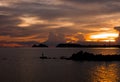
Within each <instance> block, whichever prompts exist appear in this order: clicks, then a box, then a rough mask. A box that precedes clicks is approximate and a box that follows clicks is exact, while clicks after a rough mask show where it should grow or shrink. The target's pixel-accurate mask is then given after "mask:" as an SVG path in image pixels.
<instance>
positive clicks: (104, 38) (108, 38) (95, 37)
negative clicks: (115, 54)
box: [86, 33, 118, 42]
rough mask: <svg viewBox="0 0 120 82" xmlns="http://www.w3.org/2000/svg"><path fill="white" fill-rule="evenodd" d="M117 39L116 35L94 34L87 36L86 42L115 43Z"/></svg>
mask: <svg viewBox="0 0 120 82" xmlns="http://www.w3.org/2000/svg"><path fill="white" fill-rule="evenodd" d="M117 37H118V33H96V34H90V35H88V37H87V38H86V41H94V42H97V41H99V42H115V41H116V38H117Z"/></svg>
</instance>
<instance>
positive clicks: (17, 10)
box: [0, 0, 120, 46]
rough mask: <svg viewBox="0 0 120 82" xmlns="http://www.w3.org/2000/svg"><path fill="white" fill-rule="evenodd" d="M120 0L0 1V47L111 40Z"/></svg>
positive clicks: (119, 17)
mask: <svg viewBox="0 0 120 82" xmlns="http://www.w3.org/2000/svg"><path fill="white" fill-rule="evenodd" d="M119 25H120V0H0V46H25V45H29V44H31V43H35V42H36V43H37V42H48V43H49V42H60V43H61V42H73V43H75V42H80V41H114V40H115V38H116V37H117V36H118V32H117V31H116V30H115V29H114V27H115V26H119Z"/></svg>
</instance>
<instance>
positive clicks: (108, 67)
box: [92, 63, 119, 82]
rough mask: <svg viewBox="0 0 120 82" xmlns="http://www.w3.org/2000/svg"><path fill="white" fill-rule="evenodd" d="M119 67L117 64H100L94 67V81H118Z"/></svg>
mask: <svg viewBox="0 0 120 82" xmlns="http://www.w3.org/2000/svg"><path fill="white" fill-rule="evenodd" d="M117 72H118V67H117V64H107V63H104V64H102V65H98V66H97V67H96V69H94V72H93V75H92V82H118V79H119V77H118V74H117Z"/></svg>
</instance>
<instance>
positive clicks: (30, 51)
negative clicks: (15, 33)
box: [0, 48, 120, 82]
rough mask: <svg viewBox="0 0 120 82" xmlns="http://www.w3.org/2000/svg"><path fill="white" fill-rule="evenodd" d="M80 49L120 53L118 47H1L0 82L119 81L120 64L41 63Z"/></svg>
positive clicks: (57, 60) (55, 60) (55, 61)
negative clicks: (42, 56) (44, 56)
mask: <svg viewBox="0 0 120 82" xmlns="http://www.w3.org/2000/svg"><path fill="white" fill-rule="evenodd" d="M80 50H83V51H88V52H92V53H96V54H104V55H105V54H120V49H118V48H0V82H120V62H92V61H91V62H88V61H84V62H80V61H72V60H60V59H49V60H41V59H39V57H40V56H41V54H42V53H44V54H45V55H46V56H49V57H56V58H59V57H61V56H67V57H70V56H71V55H72V54H73V53H76V52H78V51H80Z"/></svg>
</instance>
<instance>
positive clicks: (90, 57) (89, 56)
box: [69, 51, 120, 61]
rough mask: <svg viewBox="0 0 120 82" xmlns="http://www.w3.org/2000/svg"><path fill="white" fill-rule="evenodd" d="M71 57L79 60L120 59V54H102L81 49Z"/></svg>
mask: <svg viewBox="0 0 120 82" xmlns="http://www.w3.org/2000/svg"><path fill="white" fill-rule="evenodd" d="M69 59H70V60H77V61H120V55H117V54H114V55H102V54H93V53H88V52H83V51H80V52H78V53H76V54H73V55H72V56H71V57H70V58H69Z"/></svg>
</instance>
